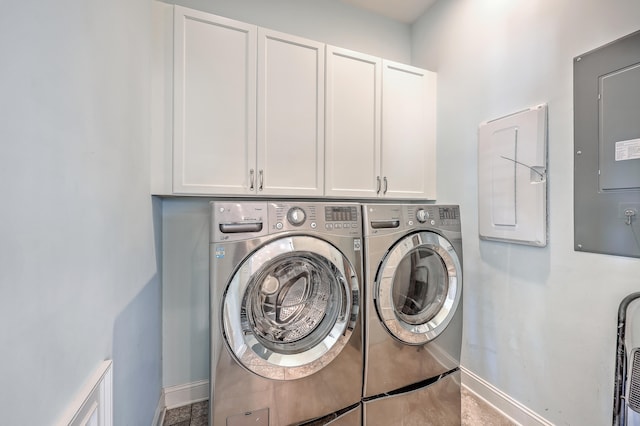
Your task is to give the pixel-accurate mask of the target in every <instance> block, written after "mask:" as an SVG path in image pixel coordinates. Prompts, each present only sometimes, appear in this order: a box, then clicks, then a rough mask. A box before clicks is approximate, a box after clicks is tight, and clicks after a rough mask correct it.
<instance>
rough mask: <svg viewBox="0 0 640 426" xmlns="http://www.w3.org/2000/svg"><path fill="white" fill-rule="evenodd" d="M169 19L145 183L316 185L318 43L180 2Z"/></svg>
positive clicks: (170, 189)
mask: <svg viewBox="0 0 640 426" xmlns="http://www.w3.org/2000/svg"><path fill="white" fill-rule="evenodd" d="M173 21H174V22H173V67H172V71H173V73H172V76H169V75H165V76H164V78H165V79H168V80H171V81H172V83H173V92H172V95H173V111H172V113H171V112H165V113H164V120H172V124H173V126H172V131H171V133H172V138H171V139H172V140H171V142H170V143H166V141H165V142H162V143H160V142H157V141H154V145H155V148H154V149H155V150H156V153H155V154H153V153H152V163H153V164H152V170H154V171H155V172H157V170H160V173H163V174H164V176H162V177H161V178H158V177H154V178H152V186H153V188H152V191H153V193H158V194H200V195H253V194H255V195H291V196H299V195H304V196H320V195H322V194H323V191H324V169H323V164H324V44H322V43H317V42H314V41H310V40H305V39H302V38H299V37H295V36H291V35H287V34H282V33H278V32H275V31H269V30H266V29H263V28H258V27H257V26H255V25H249V24H245V23H242V22H238V21H234V20H231V19H226V18H222V17H219V16H215V15H211V14H208V13H205V12H199V11H195V10H191V9H188V8H185V7H181V6H175V7H174V19H173ZM169 44H170V43H168V42H166V43H165V46H164V48H165V50H167V49H170V46H168V45H169ZM164 55H165V56H166V55H168V54H167V53H164ZM157 87H159V85H158V86H157ZM162 99H164V98H162ZM156 139H158V140H160V139H162V138H161V137H157V138H156ZM158 150H159V151H160V152H161V153H160V154H158V153H157V151H158ZM167 157H169V158H167ZM156 182H159V184H157V183H156Z"/></svg>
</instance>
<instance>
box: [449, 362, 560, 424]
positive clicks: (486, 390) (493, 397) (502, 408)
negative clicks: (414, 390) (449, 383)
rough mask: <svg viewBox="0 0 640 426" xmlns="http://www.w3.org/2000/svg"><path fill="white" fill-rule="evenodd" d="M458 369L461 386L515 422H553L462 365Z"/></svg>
mask: <svg viewBox="0 0 640 426" xmlns="http://www.w3.org/2000/svg"><path fill="white" fill-rule="evenodd" d="M460 371H461V372H462V386H464V387H465V388H467V389H468V390H469V391H470V392H473V393H474V394H475V395H476V396H478V397H479V398H480V399H482V400H484V401H485V402H486V403H487V404H489V405H491V406H493V407H494V408H495V409H496V410H497V411H499V412H500V413H502V414H503V415H504V416H506V417H508V418H510V419H511V420H513V421H514V422H515V423H517V424H520V425H523V426H553V423H551V422H549V421H548V420H546V419H545V418H544V417H542V416H540V415H539V414H537V413H535V412H534V411H532V410H531V409H529V408H528V407H526V406H524V405H522V404H521V403H520V402H518V401H516V400H515V399H513V398H511V397H510V396H509V395H507V394H506V393H504V392H502V391H501V390H500V389H498V388H496V387H495V386H493V385H492V384H491V383H489V382H487V381H486V380H484V379H483V378H481V377H480V376H477V375H475V374H474V373H472V372H471V371H469V370H467V369H466V368H464V367H460Z"/></svg>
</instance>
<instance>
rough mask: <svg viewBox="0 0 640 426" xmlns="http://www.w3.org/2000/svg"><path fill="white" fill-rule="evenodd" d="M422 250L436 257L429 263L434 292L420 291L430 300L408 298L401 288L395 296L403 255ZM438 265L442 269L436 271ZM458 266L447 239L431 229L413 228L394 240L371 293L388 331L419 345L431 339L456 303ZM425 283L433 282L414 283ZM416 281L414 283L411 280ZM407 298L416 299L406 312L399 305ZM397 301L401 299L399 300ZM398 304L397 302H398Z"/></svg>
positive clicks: (412, 262) (446, 321)
mask: <svg viewBox="0 0 640 426" xmlns="http://www.w3.org/2000/svg"><path fill="white" fill-rule="evenodd" d="M420 252H422V253H423V255H424V254H426V255H431V256H433V258H434V259H436V261H435V262H434V263H433V264H432V265H431V267H432V269H436V272H435V273H436V275H439V277H438V276H437V277H436V278H439V282H436V283H435V286H437V287H436V289H435V294H426V293H425V294H424V295H427V296H429V299H430V300H412V299H411V297H410V295H408V294H406V290H407V289H406V288H403V289H402V291H400V293H403V294H402V295H400V297H403V298H405V299H406V301H405V300H398V299H399V296H398V293H399V291H398V289H396V288H395V287H396V286H397V285H402V283H401V284H398V281H402V280H403V279H406V278H407V277H403V276H400V273H399V271H401V270H402V269H406V268H404V265H406V262H407V259H409V258H410V257H411V256H415V255H416V254H417V253H420ZM409 268H410V269H411V274H416V271H415V270H416V269H417V265H416V262H414V261H412V260H409ZM438 269H440V270H441V271H442V272H441V273H438V271H437V270H438ZM461 274H462V268H461V265H460V261H459V259H458V256H457V255H456V253H455V251H454V249H453V246H452V245H451V244H450V243H449V241H448V240H447V239H446V238H444V237H442V236H441V235H439V234H436V233H434V232H428V231H423V232H417V233H413V234H409V235H407V236H405V237H404V238H402V239H401V240H400V241H399V242H398V243H396V244H395V245H394V246H393V248H392V249H391V250H390V251H389V253H387V255H386V256H385V257H384V259H383V261H382V263H381V266H380V269H379V270H378V274H377V277H376V281H375V288H374V297H375V304H376V309H377V312H378V315H379V316H380V319H381V321H382V323H383V324H384V326H385V328H386V329H387V330H388V331H389V333H391V335H392V336H393V337H394V338H396V339H398V340H400V341H401V342H403V343H406V344H410V345H423V344H425V343H427V342H429V341H431V340H433V339H435V338H436V337H437V336H438V335H439V334H440V333H441V332H442V331H443V330H444V329H445V328H446V327H447V325H448V324H449V322H450V321H451V319H452V318H453V316H454V314H455V312H456V309H457V307H458V304H459V301H460V295H461V288H460V285H461V282H462V281H461V280H462V276H461ZM418 284H421V285H423V286H424V287H425V289H424V291H425V292H426V291H428V289H427V287H429V286H431V287H432V289H431V291H432V292H433V291H434V290H433V285H434V283H429V282H426V281H425V282H424V283H418ZM414 285H416V284H414ZM408 301H410V302H413V303H417V304H418V306H417V307H411V308H409V309H408V312H402V308H403V307H405V304H407V303H408ZM399 302H401V303H399ZM399 305H400V306H399Z"/></svg>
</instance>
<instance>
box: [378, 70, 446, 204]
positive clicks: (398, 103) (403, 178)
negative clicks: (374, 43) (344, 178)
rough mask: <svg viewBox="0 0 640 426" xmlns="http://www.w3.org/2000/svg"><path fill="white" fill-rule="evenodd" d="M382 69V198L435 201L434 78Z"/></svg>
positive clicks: (422, 73) (423, 72)
mask: <svg viewBox="0 0 640 426" xmlns="http://www.w3.org/2000/svg"><path fill="white" fill-rule="evenodd" d="M382 65H383V69H382V154H381V158H382V176H383V182H382V194H383V196H385V197H392V198H404V199H411V198H420V199H432V200H435V198H436V193H435V192H436V143H435V137H436V74H435V73H433V72H431V71H427V70H424V69H420V68H415V67H411V66H408V65H404V64H399V63H395V62H391V61H383V63H382Z"/></svg>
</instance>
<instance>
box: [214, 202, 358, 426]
mask: <svg viewBox="0 0 640 426" xmlns="http://www.w3.org/2000/svg"><path fill="white" fill-rule="evenodd" d="M211 210H212V216H211V217H212V221H211V225H212V226H211V245H210V252H211V288H210V290H211V396H210V416H209V417H210V421H211V423H212V424H213V425H216V426H218V425H225V426H240V425H246V424H251V425H256V426H260V425H271V426H274V425H302V424H329V423H331V424H333V425H336V426H337V425H341V426H342V425H344V426H352V425H353V426H355V425H360V421H361V414H360V413H361V410H360V404H359V403H360V399H361V391H362V375H363V359H362V358H363V357H362V333H361V316H360V302H361V296H360V294H361V290H360V283H361V275H362V254H361V253H362V251H361V241H362V221H361V210H360V206H359V205H358V204H352V203H320V202H307V201H305V202H294V201H282V202H277V201H273V202H266V201H247V202H212V203H211Z"/></svg>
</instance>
